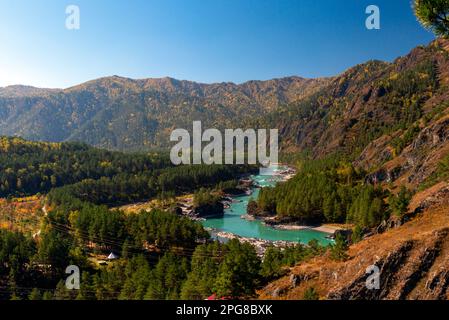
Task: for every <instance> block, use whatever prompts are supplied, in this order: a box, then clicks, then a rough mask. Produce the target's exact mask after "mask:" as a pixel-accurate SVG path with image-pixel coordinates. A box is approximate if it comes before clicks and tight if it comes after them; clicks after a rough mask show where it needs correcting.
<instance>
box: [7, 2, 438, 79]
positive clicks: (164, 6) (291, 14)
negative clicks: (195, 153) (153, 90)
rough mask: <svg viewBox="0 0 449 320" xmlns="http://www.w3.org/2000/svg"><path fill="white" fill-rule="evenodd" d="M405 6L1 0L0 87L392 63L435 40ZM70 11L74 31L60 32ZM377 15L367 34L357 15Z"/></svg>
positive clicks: (323, 71)
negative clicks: (75, 18) (74, 15)
mask: <svg viewBox="0 0 449 320" xmlns="http://www.w3.org/2000/svg"><path fill="white" fill-rule="evenodd" d="M410 3H411V0H369V1H365V0H291V1H288V0H109V1H106V0H67V1H66V0H40V1H36V0H0V43H1V45H0V86H5V85H11V84H25V85H34V86H38V87H59V88H65V87H68V86H71V85H75V84H78V83H81V82H84V81H87V80H91V79H95V78H98V77H102V76H110V75H120V76H124V77H131V78H147V77H164V76H170V77H174V78H177V79H186V80H194V81H199V82H207V83H209V82H222V81H233V82H237V83H240V82H244V81H247V80H252V79H261V80H263V79H270V78H275V77H283V76H289V75H298V76H303V77H321V76H330V75H335V74H338V73H340V72H342V71H344V70H345V69H347V68H348V67H351V66H353V65H355V64H357V63H362V62H365V61H367V60H370V59H380V60H386V61H392V60H393V59H395V58H396V57H398V56H400V55H403V54H406V53H407V52H408V51H409V50H410V49H412V48H413V47H415V46H417V45H420V44H427V43H428V42H430V41H431V40H432V39H433V35H432V34H430V33H429V32H427V31H425V30H423V29H422V28H421V26H420V25H419V24H418V22H416V19H415V17H414V15H413V12H412V9H411V4H410ZM70 4H75V5H78V6H79V8H80V11H81V17H80V18H81V19H80V21H81V28H80V30H76V31H74V30H67V29H66V28H65V20H66V13H65V9H66V6H67V5H70ZM370 4H374V5H377V6H378V7H379V8H380V10H381V29H380V30H367V29H366V27H365V19H366V17H367V14H365V9H366V7H367V6H368V5H370Z"/></svg>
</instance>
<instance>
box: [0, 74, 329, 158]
mask: <svg viewBox="0 0 449 320" xmlns="http://www.w3.org/2000/svg"><path fill="white" fill-rule="evenodd" d="M329 81H330V80H329V79H316V80H311V79H302V78H299V77H288V78H282V79H273V80H268V81H250V82H246V83H243V84H240V85H237V84H234V83H217V84H201V83H196V82H191V81H180V80H175V79H172V78H162V79H143V80H133V79H127V78H122V77H118V76H113V77H107V78H101V79H97V80H93V81H89V82H86V83H84V84H81V85H78V86H75V87H72V88H69V89H65V90H47V89H37V88H32V87H24V86H14V87H7V88H1V89H0V135H9V136H21V137H23V138H27V139H31V140H46V141H55V142H60V141H66V140H77V141H83V142H87V143H89V144H92V145H94V146H98V147H103V148H108V149H119V150H140V149H149V148H154V147H162V146H166V145H167V142H168V141H169V136H170V132H171V130H172V129H173V128H175V127H178V128H191V126H192V121H194V120H201V121H203V123H204V126H212V125H213V126H217V127H219V128H223V127H230V128H233V127H235V124H236V122H237V123H243V122H244V121H245V120H248V121H249V120H251V119H253V118H255V117H258V116H260V115H262V114H265V113H268V112H269V111H271V110H274V109H276V108H277V107H278V106H279V105H284V104H288V103H291V102H293V101H296V100H300V99H302V98H304V97H306V96H308V95H310V94H312V93H314V92H316V91H317V90H319V89H320V88H321V87H322V86H323V85H325V84H327V83H328V82H329Z"/></svg>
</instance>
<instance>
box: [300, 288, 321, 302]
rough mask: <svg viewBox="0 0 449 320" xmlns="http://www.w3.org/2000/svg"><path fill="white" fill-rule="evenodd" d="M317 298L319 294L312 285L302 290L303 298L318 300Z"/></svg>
mask: <svg viewBox="0 0 449 320" xmlns="http://www.w3.org/2000/svg"><path fill="white" fill-rule="evenodd" d="M319 298H320V296H319V295H318V292H316V290H315V288H314V287H310V288H308V289H307V290H306V291H305V292H304V297H303V299H304V300H318V299H319Z"/></svg>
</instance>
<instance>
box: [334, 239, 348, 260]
mask: <svg viewBox="0 0 449 320" xmlns="http://www.w3.org/2000/svg"><path fill="white" fill-rule="evenodd" d="M330 250H331V258H332V259H334V260H337V261H345V260H346V259H347V258H348V255H347V253H346V251H348V243H347V241H346V239H345V238H344V237H343V235H342V234H340V233H339V234H337V236H336V237H335V244H334V245H332V247H331V249H330Z"/></svg>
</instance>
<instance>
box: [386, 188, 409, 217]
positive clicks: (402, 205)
mask: <svg viewBox="0 0 449 320" xmlns="http://www.w3.org/2000/svg"><path fill="white" fill-rule="evenodd" d="M411 198H412V196H411V194H410V191H408V190H407V188H406V187H405V186H402V187H401V190H400V191H399V193H398V194H397V195H393V194H392V195H390V197H389V198H388V204H389V206H390V209H391V211H392V212H393V214H395V215H397V216H402V215H404V214H406V213H407V212H408V205H409V204H410V200H411Z"/></svg>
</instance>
